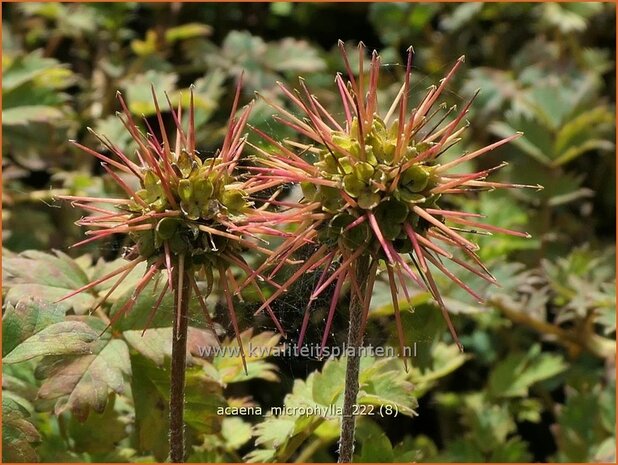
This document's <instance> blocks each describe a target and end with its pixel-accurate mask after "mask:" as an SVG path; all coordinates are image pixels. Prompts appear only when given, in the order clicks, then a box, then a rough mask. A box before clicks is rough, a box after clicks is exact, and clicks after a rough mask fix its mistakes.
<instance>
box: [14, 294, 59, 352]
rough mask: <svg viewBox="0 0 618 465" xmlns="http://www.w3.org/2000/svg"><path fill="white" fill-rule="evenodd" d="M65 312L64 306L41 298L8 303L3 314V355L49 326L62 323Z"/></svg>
mask: <svg viewBox="0 0 618 465" xmlns="http://www.w3.org/2000/svg"><path fill="white" fill-rule="evenodd" d="M64 314H65V309H64V308H63V307H61V306H59V305H55V304H49V303H46V302H42V301H39V300H22V301H19V302H17V305H15V306H13V305H12V304H10V303H8V304H7V306H6V309H5V310H4V315H3V316H2V356H3V357H4V356H6V355H7V354H8V353H9V352H11V351H12V350H13V349H14V348H15V347H16V346H18V345H19V344H21V343H22V342H23V341H25V340H26V339H28V338H29V337H31V336H32V335H34V334H36V333H38V332H39V331H41V330H42V329H44V328H46V327H47V326H50V325H52V324H54V323H60V322H61V321H62V320H63V319H64Z"/></svg>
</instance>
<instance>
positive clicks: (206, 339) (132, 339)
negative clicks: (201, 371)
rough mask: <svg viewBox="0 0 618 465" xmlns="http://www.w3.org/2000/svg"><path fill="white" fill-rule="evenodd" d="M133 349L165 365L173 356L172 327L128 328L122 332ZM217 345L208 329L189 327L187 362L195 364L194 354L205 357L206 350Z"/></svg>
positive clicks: (160, 364) (159, 364) (154, 361)
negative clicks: (144, 329) (143, 329)
mask: <svg viewBox="0 0 618 465" xmlns="http://www.w3.org/2000/svg"><path fill="white" fill-rule="evenodd" d="M122 335H123V337H124V338H125V340H126V341H127V343H128V344H129V345H130V346H131V347H132V348H133V350H135V351H137V352H139V353H140V354H141V355H142V356H144V357H145V358H147V359H148V360H150V361H152V362H153V363H155V364H156V365H157V366H163V365H164V364H165V361H166V359H167V360H170V359H171V356H172V328H171V327H165V328H149V329H147V330H146V331H142V330H128V331H124V332H123V333H122ZM216 346H217V339H216V338H215V336H214V335H213V334H212V333H211V332H210V331H208V330H204V329H198V328H194V327H191V326H190V327H189V328H188V330H187V363H188V364H193V363H195V361H194V360H193V358H192V357H193V356H196V357H204V353H205V350H206V349H208V348H211V347H216Z"/></svg>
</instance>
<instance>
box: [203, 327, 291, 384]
mask: <svg viewBox="0 0 618 465" xmlns="http://www.w3.org/2000/svg"><path fill="white" fill-rule="evenodd" d="M280 338H281V336H280V335H279V334H275V333H273V332H271V331H264V332H262V333H259V334H256V335H255V336H254V335H253V329H248V330H246V331H243V332H242V333H240V339H241V341H242V345H243V348H244V350H245V357H246V358H245V362H246V363H247V373H245V370H244V367H243V364H242V358H241V356H240V350H239V346H238V342H237V341H236V338H232V339H226V340H225V341H223V343H222V347H223V348H224V349H225V350H226V352H223V353H217V354H215V356H214V358H213V360H212V365H213V366H214V367H215V368H216V370H217V372H218V374H219V380H220V381H221V382H222V383H225V384H229V383H238V382H243V381H248V380H250V379H256V378H258V379H263V380H266V381H273V382H277V381H279V376H278V375H277V366H276V365H275V364H273V363H270V362H267V361H266V359H267V358H268V356H269V355H270V352H271V350H276V349H277V345H278V344H279V340H280Z"/></svg>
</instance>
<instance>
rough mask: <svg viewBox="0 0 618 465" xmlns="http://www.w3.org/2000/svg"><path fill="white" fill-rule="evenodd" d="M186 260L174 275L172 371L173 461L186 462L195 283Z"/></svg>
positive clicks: (171, 429)
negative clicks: (191, 302)
mask: <svg viewBox="0 0 618 465" xmlns="http://www.w3.org/2000/svg"><path fill="white" fill-rule="evenodd" d="M183 259H184V257H179V265H178V266H177V268H178V270H177V271H176V272H175V273H174V275H175V276H174V281H173V282H174V294H175V300H176V321H175V322H174V324H173V329H172V370H171V375H170V376H171V379H170V402H169V407H170V417H169V419H170V425H169V445H170V460H171V461H172V462H174V463H182V462H184V461H185V438H184V435H185V434H184V433H185V425H184V403H185V369H186V363H187V328H188V321H189V320H188V310H189V300H190V298H191V280H190V279H189V275H188V273H187V270H186V269H185V268H184V260H183Z"/></svg>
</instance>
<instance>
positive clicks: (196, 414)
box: [131, 355, 226, 434]
mask: <svg viewBox="0 0 618 465" xmlns="http://www.w3.org/2000/svg"><path fill="white" fill-rule="evenodd" d="M131 363H132V366H138V367H139V368H138V370H139V372H140V373H142V376H146V377H147V378H148V379H149V380H150V381H151V382H152V384H154V386H155V387H156V389H157V391H158V393H159V394H160V396H161V397H162V398H163V399H164V400H165V403H167V402H169V390H170V378H169V359H168V361H167V362H166V364H165V365H164V369H161V367H160V366H158V365H156V364H155V363H154V362H153V361H152V360H149V359H147V358H145V357H142V356H141V355H140V356H134V357H132V359H131ZM225 405H226V402H225V399H224V398H223V394H222V386H221V384H220V383H219V382H218V381H216V380H214V379H213V378H211V377H210V376H208V375H207V374H206V373H205V372H204V370H203V369H202V367H199V366H195V367H189V368H187V370H186V385H185V421H186V423H187V424H188V425H190V426H191V427H193V428H195V429H196V430H197V431H199V432H200V433H205V434H213V433H218V432H219V431H220V429H221V422H222V420H223V417H222V416H221V415H218V414H217V412H218V410H219V409H220V408H221V407H224V406H225ZM136 409H137V406H136ZM150 420H151V422H152V421H155V420H154V419H153V418H152V417H151V416H150ZM157 424H158V423H157ZM159 427H160V425H159ZM143 434H148V432H146V431H144V433H143Z"/></svg>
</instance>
